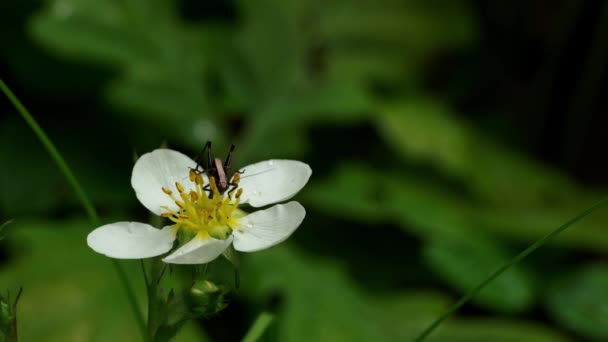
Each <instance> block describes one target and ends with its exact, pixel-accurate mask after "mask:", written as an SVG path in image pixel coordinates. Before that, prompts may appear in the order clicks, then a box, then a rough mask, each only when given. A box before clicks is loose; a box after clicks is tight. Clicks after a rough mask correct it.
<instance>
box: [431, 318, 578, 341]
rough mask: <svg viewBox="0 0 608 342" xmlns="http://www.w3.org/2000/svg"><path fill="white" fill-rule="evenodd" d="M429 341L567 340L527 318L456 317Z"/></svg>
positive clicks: (439, 329)
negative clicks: (523, 319) (526, 319)
mask: <svg viewBox="0 0 608 342" xmlns="http://www.w3.org/2000/svg"><path fill="white" fill-rule="evenodd" d="M426 341H428V342H468V341H493V342H566V341H570V339H568V338H566V337H565V336H563V335H560V334H558V333H557V332H555V331H552V330H550V329H549V328H547V327H545V326H542V325H540V324H535V323H532V322H530V321H518V320H509V319H480V318H475V319H455V320H453V321H450V322H446V323H445V325H443V326H441V327H439V328H438V329H437V331H436V332H434V333H433V335H431V336H429V338H428V339H426Z"/></svg>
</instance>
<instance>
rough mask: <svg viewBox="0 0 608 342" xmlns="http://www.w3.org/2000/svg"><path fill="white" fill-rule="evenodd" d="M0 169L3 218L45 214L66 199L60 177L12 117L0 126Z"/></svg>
mask: <svg viewBox="0 0 608 342" xmlns="http://www.w3.org/2000/svg"><path fill="white" fill-rule="evenodd" d="M16 146H18V148H15V147H16ZM0 165H2V167H0V188H2V191H0V212H2V213H4V214H6V215H10V216H17V215H23V214H28V213H44V212H49V211H51V210H52V209H56V208H57V207H58V206H59V205H60V204H63V203H65V201H66V199H69V198H70V195H69V194H67V195H66V192H65V191H64V188H65V187H66V185H65V182H64V180H63V176H62V175H61V174H60V173H59V171H58V170H57V168H56V167H55V165H54V164H53V163H52V161H51V160H50V158H49V157H48V155H47V153H46V152H45V151H44V149H43V148H42V146H41V145H40V144H39V143H38V142H37V141H36V140H35V139H34V138H33V136H32V135H31V132H30V131H29V129H28V128H27V127H26V126H25V125H24V124H23V123H21V122H19V121H18V118H17V117H16V116H15V118H14V119H13V120H4V121H2V122H1V123H0Z"/></svg>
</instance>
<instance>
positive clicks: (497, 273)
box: [414, 197, 608, 342]
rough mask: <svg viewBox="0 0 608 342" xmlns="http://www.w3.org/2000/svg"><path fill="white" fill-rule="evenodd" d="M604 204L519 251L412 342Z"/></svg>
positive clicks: (602, 203)
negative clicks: (507, 271)
mask: <svg viewBox="0 0 608 342" xmlns="http://www.w3.org/2000/svg"><path fill="white" fill-rule="evenodd" d="M606 203H608V197H606V198H604V199H601V200H600V201H598V202H596V203H595V204H594V205H592V206H591V207H589V208H587V209H585V210H583V211H581V212H580V213H578V214H577V215H576V216H574V217H573V218H571V219H570V220H568V221H567V222H566V223H564V224H563V225H561V226H559V227H558V228H557V229H555V230H554V231H552V232H550V233H549V234H547V235H545V236H543V237H541V238H540V239H538V240H536V241H535V242H534V243H533V244H532V245H530V246H529V247H528V248H526V249H524V250H523V251H521V252H520V253H519V254H517V255H516V256H515V257H513V259H511V260H510V261H509V262H507V263H506V264H504V265H503V266H502V267H500V268H499V269H497V270H496V271H494V273H492V274H491V275H490V276H489V277H488V278H486V279H485V280H484V281H482V282H481V283H480V284H479V285H477V286H475V287H474V288H473V289H471V290H470V291H469V292H467V293H466V294H465V295H464V296H462V298H460V300H458V301H457V302H456V303H454V304H453V305H452V306H451V307H449V308H448V309H447V310H446V311H445V312H444V313H443V314H441V316H439V317H438V318H437V319H436V320H435V321H434V322H433V323H432V324H431V325H430V326H428V327H427V328H426V329H425V330H424V331H423V332H422V333H421V334H420V335H418V337H416V339H415V340H414V341H415V342H420V341H423V340H424V339H426V338H427V337H428V336H429V335H430V334H431V333H432V332H433V331H434V330H435V329H436V328H437V327H438V326H439V325H440V324H441V323H442V322H443V321H445V320H446V319H447V318H448V317H450V316H451V315H452V314H453V313H454V312H456V311H457V310H458V309H460V307H462V306H463V305H464V304H466V303H467V302H468V301H469V300H471V299H473V297H475V296H476V295H477V294H478V293H479V291H481V290H482V289H483V288H484V287H486V286H487V285H488V284H489V283H491V282H492V281H493V280H494V279H496V278H498V277H499V276H500V275H501V274H503V273H504V272H505V271H506V270H508V269H509V268H511V267H512V266H515V265H516V264H518V263H519V262H520V261H522V260H523V259H524V258H525V257H527V256H528V255H530V254H531V253H532V252H534V251H535V250H537V249H538V248H540V247H541V246H542V245H544V244H546V243H547V242H549V241H550V240H552V239H553V238H555V237H556V236H557V235H559V234H560V233H562V232H563V231H564V230H566V229H567V228H569V227H570V226H572V225H573V224H575V223H576V222H578V221H580V220H581V219H583V218H584V217H585V216H587V215H589V214H591V213H592V212H593V211H595V210H596V209H597V208H599V207H601V206H603V205H605V204H606Z"/></svg>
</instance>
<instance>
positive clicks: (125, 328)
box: [0, 220, 202, 342]
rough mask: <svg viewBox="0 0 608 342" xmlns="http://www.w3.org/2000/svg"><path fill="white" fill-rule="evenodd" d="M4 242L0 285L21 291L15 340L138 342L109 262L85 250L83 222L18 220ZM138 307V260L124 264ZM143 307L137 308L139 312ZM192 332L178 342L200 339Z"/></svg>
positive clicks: (140, 284)
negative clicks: (6, 255) (4, 262)
mask: <svg viewBox="0 0 608 342" xmlns="http://www.w3.org/2000/svg"><path fill="white" fill-rule="evenodd" d="M14 225H15V230H14V232H13V233H12V234H11V235H10V236H9V237H8V238H9V244H8V246H9V248H10V251H9V254H10V255H11V256H12V259H11V262H10V263H9V264H7V265H5V266H4V268H3V272H2V273H1V274H0V283H2V284H14V285H21V286H23V288H24V292H23V295H22V297H21V300H20V302H19V306H18V308H17V310H18V316H19V320H18V324H19V335H20V337H21V338H22V339H23V340H24V341H62V342H64V341H107V340H113V341H137V340H138V339H139V338H140V336H139V331H138V329H137V327H136V323H135V321H134V319H133V317H131V316H130V315H129V314H127V312H128V310H127V306H128V303H127V299H126V298H125V296H124V291H123V290H122V289H121V288H120V283H119V281H118V279H116V276H115V273H114V272H113V270H112V268H111V264H110V262H109V261H108V260H107V258H106V257H105V256H102V255H99V254H96V253H95V252H93V251H92V250H90V249H89V248H88V247H87V245H86V234H87V233H88V232H87V227H89V226H90V224H88V223H86V221H83V220H73V221H62V222H57V223H49V222H44V221H25V220H19V222H16V223H15V224H14ZM123 264H124V266H126V268H127V274H129V275H131V277H130V278H131V283H132V285H133V286H134V288H135V289H137V292H138V293H139V297H140V300H141V303H143V298H144V297H145V294H144V293H143V292H144V283H143V279H142V277H141V276H140V274H141V271H140V266H139V263H138V262H137V261H133V262H123ZM143 309H144V307H142V310H143ZM201 338H202V336H200V334H199V333H197V332H196V331H195V330H193V329H192V327H188V328H187V329H185V330H184V331H183V332H182V333H181V334H180V335H179V336H178V338H177V339H176V340H177V341H192V340H197V341H198V340H201Z"/></svg>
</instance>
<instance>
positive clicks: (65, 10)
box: [29, 0, 221, 146]
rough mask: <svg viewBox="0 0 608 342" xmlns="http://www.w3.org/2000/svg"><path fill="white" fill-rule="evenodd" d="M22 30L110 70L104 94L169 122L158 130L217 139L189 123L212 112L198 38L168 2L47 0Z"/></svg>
mask: <svg viewBox="0 0 608 342" xmlns="http://www.w3.org/2000/svg"><path fill="white" fill-rule="evenodd" d="M29 29H30V32H31V34H32V36H33V37H34V38H35V39H36V40H37V41H38V42H40V43H41V44H43V45H44V46H45V47H47V48H48V49H49V50H51V51H53V52H54V53H57V54H59V55H62V56H66V57H69V58H72V59H82V60H86V61H89V62H93V63H99V64H106V65H109V66H111V67H114V68H116V69H118V71H119V75H118V77H117V78H116V79H115V80H114V81H113V82H112V83H111V84H110V86H109V88H108V91H107V92H108V97H109V99H111V101H112V102H115V103H116V104H118V105H120V106H121V107H123V108H127V109H130V113H131V114H134V115H136V116H138V117H141V115H142V114H145V117H148V118H149V119H152V120H153V121H154V122H156V123H157V124H158V125H159V126H166V125H169V127H171V128H172V129H167V130H166V132H167V134H173V136H172V137H173V138H174V139H175V140H177V141H181V142H184V143H188V144H191V145H192V146H198V145H200V144H202V143H203V142H204V141H205V140H207V139H212V138H217V137H221V134H220V132H219V131H209V132H207V133H208V134H209V135H208V136H205V137H201V136H199V135H198V134H197V133H199V132H197V131H196V130H193V129H192V126H195V125H193V124H192V123H193V122H196V121H197V120H198V119H199V118H202V117H205V118H212V117H213V114H214V113H213V112H212V111H211V110H210V102H209V100H208V98H207V97H206V96H207V92H206V89H205V87H204V86H203V82H201V80H202V79H203V78H204V76H205V75H206V70H207V63H208V60H207V59H206V58H205V54H204V52H203V49H202V48H200V46H203V45H204V44H203V42H204V40H205V38H206V36H205V35H204V34H203V31H201V30H200V29H199V28H196V27H192V26H188V25H186V23H184V22H182V21H180V19H179V16H178V14H177V13H176V8H175V3H174V2H173V1H167V0H161V1H153V2H145V1H144V2H137V1H135V2H127V3H120V2H115V1H109V0H103V1H90V0H48V1H47V6H46V8H44V9H43V10H41V11H39V12H38V13H36V14H35V15H34V16H33V18H32V20H31V22H30V26H29ZM197 44H198V46H197Z"/></svg>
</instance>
